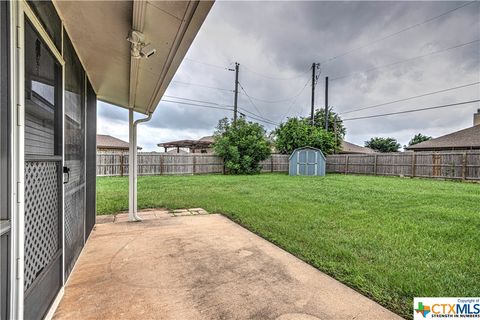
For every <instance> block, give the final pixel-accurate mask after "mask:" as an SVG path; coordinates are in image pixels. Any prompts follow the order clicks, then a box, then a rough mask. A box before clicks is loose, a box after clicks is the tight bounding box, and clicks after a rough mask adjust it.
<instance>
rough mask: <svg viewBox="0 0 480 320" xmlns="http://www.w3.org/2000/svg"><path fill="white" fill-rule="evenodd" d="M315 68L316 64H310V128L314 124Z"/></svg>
mask: <svg viewBox="0 0 480 320" xmlns="http://www.w3.org/2000/svg"><path fill="white" fill-rule="evenodd" d="M316 68H317V64H316V63H315V62H314V63H312V110H311V112H310V122H311V123H312V126H313V125H314V124H315V118H314V112H315V110H314V109H315V107H314V105H315V71H316Z"/></svg>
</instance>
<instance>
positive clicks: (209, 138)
mask: <svg viewBox="0 0 480 320" xmlns="http://www.w3.org/2000/svg"><path fill="white" fill-rule="evenodd" d="M198 141H207V142H211V143H214V142H215V137H214V136H205V137H201V138H200V139H198Z"/></svg>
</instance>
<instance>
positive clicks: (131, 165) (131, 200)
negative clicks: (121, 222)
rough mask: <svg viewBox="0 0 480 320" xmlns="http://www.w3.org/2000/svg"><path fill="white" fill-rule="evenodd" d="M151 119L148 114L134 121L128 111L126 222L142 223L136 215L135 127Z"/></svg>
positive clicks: (136, 167)
mask: <svg viewBox="0 0 480 320" xmlns="http://www.w3.org/2000/svg"><path fill="white" fill-rule="evenodd" d="M150 119H152V114H151V113H150V114H149V115H148V116H147V117H146V118H142V119H138V120H136V121H134V111H133V109H130V110H129V143H130V146H129V157H128V158H129V161H128V178H129V182H128V185H129V191H128V208H129V210H128V220H129V221H142V219H141V218H140V217H139V216H138V214H137V174H138V165H137V125H138V124H139V123H143V122H147V121H149V120H150Z"/></svg>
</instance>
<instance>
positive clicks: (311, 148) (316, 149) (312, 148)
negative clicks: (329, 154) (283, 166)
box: [288, 146, 327, 160]
mask: <svg viewBox="0 0 480 320" xmlns="http://www.w3.org/2000/svg"><path fill="white" fill-rule="evenodd" d="M304 149H310V150H315V151H319V152H320V154H321V155H322V157H323V159H324V160H326V159H327V158H325V155H324V154H323V152H322V150H320V149H318V148H314V147H309V146H306V147H300V148H297V149H295V150H293V152H292V154H291V155H290V157H288V160H290V159H291V158H292V156H293V154H294V153H295V152H297V151H300V150H304Z"/></svg>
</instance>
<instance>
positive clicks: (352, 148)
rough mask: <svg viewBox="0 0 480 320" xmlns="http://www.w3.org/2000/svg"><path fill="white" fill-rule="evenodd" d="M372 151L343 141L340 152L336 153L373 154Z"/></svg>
mask: <svg viewBox="0 0 480 320" xmlns="http://www.w3.org/2000/svg"><path fill="white" fill-rule="evenodd" d="M374 152H375V151H374V150H373V149H370V148H367V147H361V146H359V145H356V144H353V143H350V142H348V141H345V140H343V141H342V145H341V150H340V151H339V152H338V153H374Z"/></svg>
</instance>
